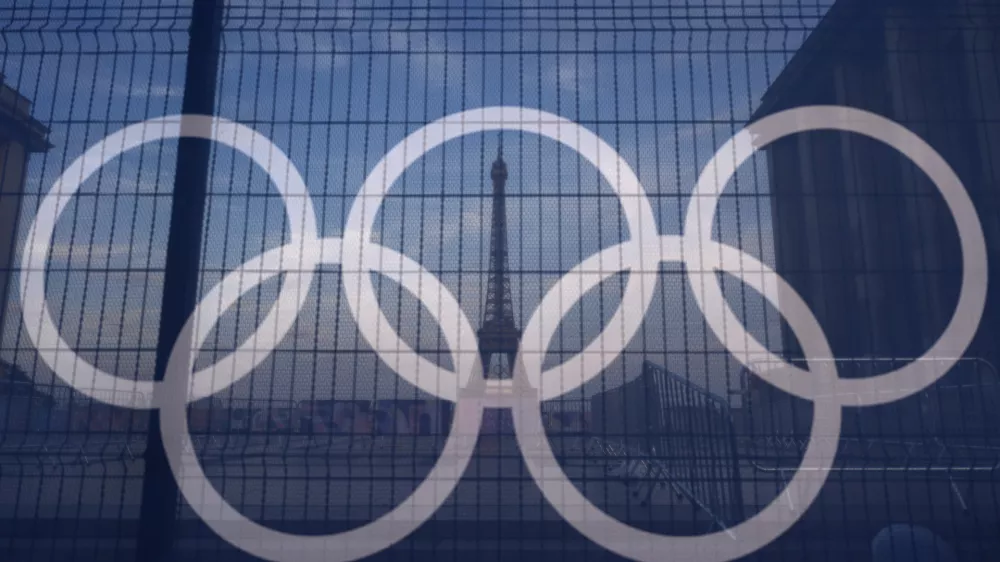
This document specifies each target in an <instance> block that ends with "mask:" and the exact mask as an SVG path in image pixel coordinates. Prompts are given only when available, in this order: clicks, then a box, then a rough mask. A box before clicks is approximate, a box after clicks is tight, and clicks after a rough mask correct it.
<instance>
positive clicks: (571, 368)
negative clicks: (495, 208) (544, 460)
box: [343, 107, 658, 401]
mask: <svg viewBox="0 0 1000 562" xmlns="http://www.w3.org/2000/svg"><path fill="white" fill-rule="evenodd" d="M501 129H504V130H514V131H523V132H527V133H534V134H537V135H541V136H544V137H547V138H550V139H552V140H555V141H557V142H560V143H562V144H564V145H565V146H567V147H569V148H571V149H573V150H575V151H576V152H578V153H579V154H580V156H582V157H583V158H584V159H585V160H587V161H588V162H590V163H591V164H593V165H594V166H595V167H597V169H598V170H599V171H600V173H601V174H602V175H603V176H604V179H605V180H606V181H607V182H608V184H609V185H610V186H611V188H612V189H613V190H614V192H615V194H616V195H618V198H619V201H620V202H621V205H622V213H623V215H624V217H625V222H626V223H627V224H628V229H629V236H630V237H631V239H632V240H634V241H637V242H638V243H639V244H642V243H643V241H644V240H652V241H655V240H656V239H657V238H658V232H657V229H656V221H655V218H654V215H653V209H652V206H651V205H650V203H649V199H648V198H647V197H646V193H645V190H643V188H642V185H641V184H640V183H639V178H638V177H637V176H636V175H635V173H634V172H633V171H632V168H631V167H630V166H629V165H628V163H627V162H626V161H625V160H624V159H623V158H622V157H621V155H619V154H618V153H617V152H616V151H615V150H614V149H613V148H611V146H610V145H608V144H607V143H606V142H604V141H603V140H602V139H601V138H600V137H598V136H597V135H595V134H594V133H593V132H591V131H589V130H587V129H586V128H584V127H582V126H580V125H579V124H577V123H574V122H572V121H569V120H567V119H564V118H562V117H559V116H557V115H553V114H551V113H546V112H544V111H538V110H534V109H527V108H521V107H487V108H482V109H472V110H468V111H463V112H460V113H455V114H452V115H449V116H447V117H444V118H442V119H439V120H437V121H435V122H433V123H430V124H428V125H426V126H424V127H422V128H421V129H419V130H417V131H416V132H414V133H412V134H410V135H408V136H407V137H406V138H405V139H404V140H403V141H401V142H400V143H399V144H397V145H396V146H394V147H393V148H392V150H390V151H389V152H388V154H386V155H385V157H384V158H383V159H382V160H381V161H379V163H378V164H376V165H375V167H374V168H373V169H372V171H371V173H370V174H369V175H368V177H367V179H366V180H365V182H364V184H363V185H362V187H361V190H360V192H359V193H358V196H357V198H356V199H355V200H354V205H353V206H352V207H351V210H350V212H349V213H348V218H347V225H346V227H345V229H344V249H343V256H344V263H345V264H350V265H351V266H352V267H350V268H346V269H345V272H344V290H345V291H346V292H347V295H348V298H347V302H348V306H349V308H350V310H351V313H352V314H353V315H354V317H355V318H356V319H357V320H358V325H359V327H360V328H361V333H362V335H363V336H364V338H365V340H366V341H367V342H368V344H369V345H371V346H372V347H373V348H375V351H376V352H377V353H379V355H380V357H381V354H382V353H383V350H385V349H392V350H397V349H398V350H400V351H401V353H399V354H396V355H394V356H393V357H392V358H391V359H392V361H389V360H387V358H386V357H382V360H383V361H385V362H386V364H388V365H389V366H390V367H391V368H392V369H393V370H394V371H396V372H397V373H399V375H400V376H402V377H403V378H404V379H406V380H407V381H409V382H410V383H411V384H413V385H415V386H416V387H418V388H420V389H422V390H424V391H426V392H430V393H432V394H436V395H437V396H439V397H441V398H444V399H446V400H451V401H454V400H455V392H456V391H457V389H458V388H462V387H464V386H465V385H466V384H468V380H467V379H460V380H458V381H454V380H453V381H450V382H448V383H443V382H442V380H443V379H444V380H446V378H447V377H449V375H451V373H450V372H449V371H447V370H446V369H443V368H441V367H438V366H437V365H435V364H433V363H431V362H430V361H427V360H426V359H424V358H423V357H421V356H420V355H418V354H416V353H415V352H413V351H412V350H411V349H410V348H409V346H407V345H406V343H405V342H404V341H403V340H402V338H400V337H399V334H397V333H396V331H395V330H394V329H393V328H392V325H391V323H390V322H389V321H388V319H386V318H385V315H384V313H383V312H382V310H381V309H380V308H379V307H378V300H377V298H376V296H375V291H374V289H373V288H372V284H371V278H370V276H369V275H368V274H365V273H362V272H364V271H367V270H370V269H373V267H372V266H373V265H374V264H372V263H366V262H364V261H363V260H361V259H360V256H361V255H362V253H363V252H362V249H363V248H364V247H365V246H367V245H369V244H372V242H371V241H370V240H371V234H372V226H373V225H374V223H375V217H376V214H377V213H378V211H379V208H380V207H381V205H382V201H383V199H384V198H385V194H386V192H387V191H388V190H389V188H390V187H392V185H393V183H395V182H396V180H397V179H398V178H399V177H400V176H401V175H402V174H403V172H404V171H405V170H406V168H407V167H408V166H409V165H410V164H412V163H413V162H415V161H416V160H417V159H418V158H420V157H422V156H423V155H424V154H426V153H427V152H429V151H431V150H432V149H434V148H435V147H437V146H439V145H441V144H443V143H445V142H447V141H449V140H451V139H454V138H457V137H459V136H462V135H468V134H472V133H478V132H483V131H494V130H501ZM366 254H367V253H366ZM368 255H373V254H368ZM644 256H645V254H644V253H640V254H638V257H639V259H640V260H642V259H643V257H644ZM621 266H625V267H626V268H627V269H631V268H633V267H638V268H639V269H640V270H646V269H651V268H653V267H655V266H656V262H653V263H652V264H649V263H631V264H629V263H626V264H616V265H615V267H621ZM641 277H642V276H641V275H634V276H630V277H629V280H628V283H627V284H626V286H625V291H624V293H623V295H622V304H621V306H619V308H618V310H617V311H616V313H615V315H614V316H613V317H612V319H611V320H610V321H609V322H608V324H607V325H606V326H605V327H604V330H603V331H602V332H601V335H600V336H599V337H598V338H597V339H596V340H595V341H593V342H591V344H590V345H589V346H587V348H586V349H584V350H583V351H582V352H580V353H578V354H577V355H575V356H573V357H571V358H570V359H567V360H566V361H565V362H563V363H562V364H561V365H559V366H557V367H553V368H552V369H549V370H547V371H545V373H541V365H542V359H543V358H544V355H545V352H546V351H548V350H547V349H539V348H537V346H535V345H534V342H533V341H530V340H529V339H527V338H523V337H522V339H521V346H520V350H521V352H522V355H523V357H524V361H525V363H526V372H527V373H529V378H532V379H537V380H532V383H533V384H536V385H537V384H540V379H545V378H557V379H560V381H561V382H560V383H559V384H558V385H546V388H547V389H554V390H553V391H555V390H562V389H566V390H563V391H564V392H565V391H567V390H572V389H573V388H577V387H579V386H581V385H583V384H584V383H586V382H587V381H588V380H590V379H592V378H593V377H595V376H597V375H598V374H599V373H600V372H601V371H602V370H603V369H604V368H605V367H607V366H608V364H610V363H611V362H612V361H613V360H614V359H615V358H616V357H617V355H618V354H619V353H620V352H621V350H619V351H618V352H616V353H613V354H612V353H605V352H602V348H601V346H602V345H606V342H605V340H606V339H608V338H610V337H611V336H609V335H608V333H609V332H610V331H612V330H615V331H617V332H618V334H619V336H618V338H617V339H618V341H617V342H616V343H615V345H619V346H620V347H621V348H624V345H625V343H627V342H628V341H629V340H631V338H632V336H634V335H635V332H636V330H637V329H638V327H639V325H640V324H641V318H640V319H639V321H635V320H633V319H632V317H633V311H632V310H628V309H627V308H626V303H627V304H628V305H629V306H634V307H637V308H638V307H639V306H641V307H642V308H643V309H646V308H648V307H649V306H650V303H651V302H652V300H653V291H652V290H651V289H647V288H645V287H644V286H643V280H642V279H641ZM369 314H373V315H374V318H373V319H370V318H366V317H367V316H368V315H369ZM362 318H364V320H362ZM445 320H447V319H445ZM456 321H457V319H456ZM441 329H442V331H445V332H447V331H449V330H451V331H455V330H456V327H453V326H446V325H444V324H442V325H441ZM532 329H534V327H532ZM623 340H624V341H623ZM462 344H463V345H467V346H469V347H470V351H469V353H463V354H462V356H463V360H465V361H469V362H471V361H473V360H475V359H476V358H477V357H478V341H476V340H475V339H473V340H471V341H465V342H462ZM456 372H466V369H465V368H458V367H457V366H456ZM531 373H540V374H538V375H531ZM418 374H419V378H418ZM567 381H568V382H567ZM428 384H430V385H431V386H427V385H428ZM438 389H440V390H444V391H445V392H444V393H442V392H440V390H438ZM452 389H455V390H452ZM545 396H547V397H549V398H554V397H555V396H550V395H548V394H546V395H545Z"/></svg>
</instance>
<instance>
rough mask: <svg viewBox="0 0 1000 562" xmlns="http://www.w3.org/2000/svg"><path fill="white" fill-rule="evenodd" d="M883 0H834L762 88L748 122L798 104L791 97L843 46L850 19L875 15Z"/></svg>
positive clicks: (856, 19) (854, 20)
mask: <svg viewBox="0 0 1000 562" xmlns="http://www.w3.org/2000/svg"><path fill="white" fill-rule="evenodd" d="M885 2H886V0H837V1H836V2H835V3H834V4H833V6H831V7H830V9H829V10H828V11H827V13H826V15H824V16H823V19H821V20H820V22H819V24H817V25H816V28H815V29H813V31H812V33H810V34H809V37H807V38H806V40H805V41H804V42H803V43H802V46H801V47H799V49H798V50H797V51H796V52H795V54H794V55H793V56H792V58H791V60H789V61H788V64H787V65H785V68H784V69H782V71H781V73H780V74H778V77H777V78H775V79H774V81H773V82H772V83H771V85H770V86H769V87H768V89H767V91H766V92H764V95H763V96H762V97H761V100H760V106H758V107H757V110H756V111H755V112H754V113H753V115H752V116H751V117H750V122H751V123H752V122H754V121H756V120H758V119H760V118H761V117H764V116H766V115H768V114H770V113H773V112H775V111H778V110H780V109H784V108H785V106H786V105H798V104H797V103H796V102H795V101H793V100H792V98H793V96H795V95H796V94H797V93H799V92H800V91H801V85H802V84H803V83H806V82H808V81H809V75H810V73H812V72H815V70H816V69H817V68H818V67H822V66H824V63H825V62H827V61H828V60H829V56H830V54H831V53H832V52H836V51H838V50H842V48H843V45H844V43H845V42H846V41H850V40H851V39H852V37H850V36H849V35H848V36H845V29H848V28H849V27H848V26H849V25H850V23H854V22H857V21H858V20H861V19H864V18H866V17H872V16H875V15H878V14H879V13H880V12H881V8H882V7H883V6H884V4H885ZM852 27H853V26H852Z"/></svg>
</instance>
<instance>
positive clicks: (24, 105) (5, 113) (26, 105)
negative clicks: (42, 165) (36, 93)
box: [0, 74, 52, 152]
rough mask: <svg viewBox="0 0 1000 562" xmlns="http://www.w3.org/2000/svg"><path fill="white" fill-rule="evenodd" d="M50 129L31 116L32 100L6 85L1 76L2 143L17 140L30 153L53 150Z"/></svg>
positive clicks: (0, 126) (0, 118)
mask: <svg viewBox="0 0 1000 562" xmlns="http://www.w3.org/2000/svg"><path fill="white" fill-rule="evenodd" d="M48 136H49V129H48V127H46V126H44V125H42V124H41V122H39V121H38V120H37V119H35V118H34V117H32V116H31V100H29V99H28V98H26V97H24V96H23V95H21V94H20V93H19V92H18V91H17V90H15V89H14V88H12V87H10V86H8V85H7V84H5V83H4V76H3V74H0V142H3V141H6V140H11V139H17V140H19V141H21V142H22V143H23V144H24V147H25V148H26V149H27V151H28V152H45V151H47V150H49V149H50V148H52V144H50V143H49V141H48Z"/></svg>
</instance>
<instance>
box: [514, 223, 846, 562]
mask: <svg viewBox="0 0 1000 562" xmlns="http://www.w3.org/2000/svg"><path fill="white" fill-rule="evenodd" d="M661 245H662V246H663V248H664V253H663V255H662V259H663V261H673V260H674V259H676V253H675V252H676V250H677V249H678V248H677V245H678V239H677V237H675V236H664V237H663V243H662V244H661ZM713 245H717V246H718V252H719V253H720V254H721V255H723V256H724V258H725V259H723V260H722V263H723V264H724V265H726V266H727V267H729V266H732V265H739V264H740V263H741V260H740V259H739V258H740V255H741V254H742V253H743V252H741V251H740V250H738V249H736V248H733V247H731V246H726V245H724V244H717V243H714V242H713ZM758 263H759V262H758ZM760 267H761V269H762V271H764V272H767V271H769V269H768V268H767V267H766V266H765V265H763V264H760ZM726 271H727V273H730V274H732V275H735V276H742V274H743V270H742V269H741V268H739V267H737V268H736V269H728V270H726ZM748 282H751V281H748ZM803 320H805V319H803V318H801V317H789V318H788V322H789V325H790V326H791V327H792V329H793V331H795V333H796V334H797V335H799V336H800V339H801V341H802V347H803V349H804V350H805V352H806V357H807V362H808V364H809V367H810V374H813V376H814V377H816V378H818V379H820V380H821V381H826V384H821V385H819V386H821V387H824V386H825V387H829V386H830V385H831V384H833V382H834V381H835V380H836V371H835V369H836V366H835V365H834V364H832V363H829V362H823V361H815V358H817V357H820V358H822V357H827V356H828V355H829V354H830V347H829V344H828V342H827V341H826V337H825V336H824V335H823V333H822V331H817V330H815V329H811V328H812V327H811V326H805V327H804V328H810V329H807V330H803V332H804V333H806V334H808V335H807V336H805V337H802V334H800V333H799V328H802V327H803V326H800V324H801V323H802V321H803ZM550 335H551V334H550ZM545 343H547V342H545ZM518 366H519V367H520V368H522V369H523V366H522V365H521V364H520V363H518ZM520 396H521V397H522V403H521V405H520V408H516V409H515V415H514V416H513V418H514V434H515V436H516V438H517V442H518V445H519V446H520V447H521V451H522V453H523V456H524V460H525V464H526V465H527V467H528V472H529V473H530V474H531V477H532V478H533V479H534V480H535V483H536V484H538V487H539V488H540V489H541V491H542V494H543V495H544V496H545V499H546V500H547V501H548V502H549V503H550V504H551V505H552V507H553V508H554V509H555V510H556V511H557V512H559V515H560V516H562V518H563V519H565V520H566V521H567V522H568V523H569V524H570V525H572V526H573V527H574V528H575V529H576V530H577V531H579V532H580V533H581V534H583V535H584V536H586V537H587V538H589V539H590V540H592V541H594V542H596V543H597V544H599V545H601V546H603V547H604V548H606V549H608V550H610V551H612V552H614V553H616V554H618V555H620V556H625V557H628V558H632V559H634V560H643V561H660V560H698V561H699V562H724V561H728V560H734V559H737V558H741V557H743V556H746V555H747V554H750V553H752V552H755V551H757V550H759V549H760V548H762V547H764V546H766V545H767V544H768V543H770V542H771V541H772V540H774V539H775V538H777V537H779V536H780V535H782V534H783V533H784V532H785V531H787V530H788V529H789V528H790V527H791V526H792V525H793V524H794V523H795V522H796V521H797V520H798V518H799V517H800V516H801V514H802V512H803V511H805V509H807V508H808V506H809V505H810V504H811V503H812V502H813V501H814V500H815V499H816V496H817V495H818V494H819V492H820V490H821V489H822V487H823V484H824V483H825V482H826V478H827V476H828V475H829V469H830V467H832V466H833V460H834V457H835V456H836V453H837V442H836V440H833V439H815V437H825V436H830V435H839V434H840V421H841V418H840V413H841V406H840V404H839V403H837V402H836V401H835V399H834V398H833V397H832V396H830V395H828V394H827V395H823V396H820V397H818V398H817V399H816V401H815V402H814V407H813V423H812V427H811V429H810V431H811V435H810V441H809V446H808V447H806V450H805V453H804V454H803V458H802V467H807V468H809V470H798V471H796V473H795V476H793V477H792V479H791V481H789V482H788V484H787V486H786V490H787V491H788V492H789V493H791V494H794V496H795V497H796V498H797V503H798V504H799V505H798V507H797V509H796V508H793V507H792V506H790V505H789V504H787V503H786V502H783V501H780V497H779V498H776V499H775V500H774V501H772V502H771V503H770V504H768V505H767V506H766V507H765V508H764V509H763V510H761V511H760V513H758V514H757V515H755V516H753V517H751V518H750V519H747V520H746V521H743V522H741V523H739V524H737V525H736V526H734V527H730V528H729V529H726V530H725V531H717V532H715V533H711V534H707V535H697V536H669V535H660V534H658V533H652V532H649V531H644V530H641V529H636V528H634V527H631V526H629V525H627V524H625V523H623V522H621V521H619V520H618V519H615V518H614V517H611V516H610V515H608V514H606V513H604V512H603V511H601V510H600V509H599V508H598V507H597V506H595V505H594V504H593V503H591V501H590V500H588V499H587V498H586V496H584V495H583V494H581V493H580V491H579V490H578V489H577V488H576V486H574V485H573V483H572V481H570V479H569V477H568V476H567V475H566V473H565V472H564V471H563V470H562V467H561V466H560V465H559V461H558V460H557V459H556V458H555V455H554V454H553V452H552V448H551V446H550V445H549V444H548V443H547V437H546V435H545V430H544V428H543V427H542V419H541V413H540V412H539V409H538V402H537V398H536V397H533V396H531V395H530V390H525V391H523V392H522V393H521V395H520ZM800 468H801V467H800ZM741 493H742V491H741ZM739 499H740V500H742V497H741V498H739Z"/></svg>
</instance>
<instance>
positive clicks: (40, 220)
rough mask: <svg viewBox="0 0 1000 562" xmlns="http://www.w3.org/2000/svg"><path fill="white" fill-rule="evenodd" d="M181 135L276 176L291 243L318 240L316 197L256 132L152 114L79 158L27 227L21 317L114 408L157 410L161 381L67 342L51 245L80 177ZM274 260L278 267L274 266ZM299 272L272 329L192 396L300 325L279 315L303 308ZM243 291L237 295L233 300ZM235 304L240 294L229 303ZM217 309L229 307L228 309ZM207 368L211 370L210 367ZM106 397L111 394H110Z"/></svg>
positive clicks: (41, 349)
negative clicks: (102, 362) (53, 282)
mask: <svg viewBox="0 0 1000 562" xmlns="http://www.w3.org/2000/svg"><path fill="white" fill-rule="evenodd" d="M178 137H196V138H201V139H207V140H214V141H216V142H219V143H221V144H224V145H226V146H229V147H231V148H234V149H236V150H238V151H240V152H242V153H243V154H245V155H247V156H249V157H250V158H252V159H253V161H254V162H255V163H256V164H257V165H258V166H260V167H262V168H264V169H265V170H267V172H268V175H269V176H270V178H271V181H273V182H274V185H275V187H276V188H277V189H278V192H279V193H281V195H282V198H283V199H284V201H285V214H286V215H287V216H288V222H289V224H290V225H291V236H292V240H293V244H294V243H295V241H298V240H303V239H313V238H316V212H315V211H314V210H313V205H312V199H310V198H309V193H308V191H307V190H306V185H305V182H304V181H303V180H302V177H301V176H300V175H299V172H298V170H297V169H296V168H295V166H294V165H292V163H291V161H289V160H288V157H287V156H285V154H284V153H283V152H282V151H281V149H279V148H278V147H277V146H275V145H274V143H272V142H271V141H270V140H269V139H268V138H266V137H265V136H263V135H261V134H260V133H258V132H257V131H254V130H253V129H250V128H248V127H245V126H243V125H239V124H237V123H233V122H231V121H227V120H225V119H222V118H213V117H206V116H203V115H183V116H174V117H162V118H159V119H150V120H148V121H143V122H142V123H136V124H134V125H130V126H128V127H126V128H124V129H122V130H121V131H118V132H116V133H113V134H111V135H108V136H107V137H105V138H104V139H102V140H101V141H100V142H98V143H97V144H95V145H94V146H92V147H90V149H88V150H87V151H86V152H85V153H83V155H82V156H80V157H79V158H77V159H76V160H74V161H73V163H72V164H70V166H69V168H67V169H66V171H65V172H63V173H62V175H60V176H59V178H58V179H56V181H55V183H54V184H53V185H52V188H51V189H50V190H49V192H48V194H47V195H46V196H45V198H44V199H43V200H42V202H41V204H40V205H39V207H38V213H37V214H36V215H35V219H34V220H33V221H32V223H31V226H30V228H29V229H28V235H27V238H26V240H25V244H24V251H23V254H22V255H23V257H22V258H21V259H22V266H21V279H20V281H21V307H22V317H23V318H24V324H25V328H26V330H25V331H26V332H27V333H28V337H29V338H30V339H31V343H32V344H33V345H34V346H35V349H37V350H38V354H39V355H40V356H41V357H42V360H43V361H44V362H45V364H46V365H48V367H49V368H50V369H52V372H53V373H55V374H56V376H58V377H59V378H61V379H62V380H63V382H65V383H66V384H68V385H70V386H72V387H73V388H75V389H77V390H78V391H80V392H81V393H83V394H85V395H87V396H89V397H90V398H93V399H95V400H100V401H102V402H108V403H110V404H114V405H116V406H122V407H130V408H141V409H145V408H152V407H155V405H154V404H153V400H154V398H153V397H154V396H155V395H156V394H157V392H156V387H157V383H154V382H153V381H135V380H127V379H122V378H120V377H116V376H115V375H112V374H110V373H106V372H104V371H103V370H101V369H99V368H98V367H96V366H94V365H92V364H90V363H88V362H87V361H86V360H85V359H83V358H82V357H80V356H79V355H78V354H77V353H76V352H74V351H73V350H72V349H71V348H70V346H69V344H68V343H66V342H65V341H64V340H63V338H62V336H61V335H60V334H59V328H58V327H57V326H56V325H55V323H54V322H53V320H52V314H51V312H50V311H49V307H48V303H47V302H46V298H45V267H46V262H47V261H48V257H49V246H50V245H51V243H52V235H53V233H54V232H55V227H56V221H57V220H59V215H60V214H62V212H63V210H64V209H65V208H66V206H67V205H68V204H69V200H70V197H72V196H73V195H74V194H75V193H76V192H77V191H79V189H80V186H81V185H82V184H83V182H84V181H86V180H87V178H89V177H90V176H91V175H92V174H93V173H94V172H96V171H97V170H98V169H99V168H100V167H101V166H103V165H104V164H106V163H108V162H109V161H111V160H113V159H114V158H116V157H118V156H119V155H120V154H122V153H124V152H126V151H128V150H130V149H132V148H135V147H137V146H139V145H142V144H145V143H148V142H155V141H159V140H164V139H173V138H178ZM273 257H274V256H273V255H269V256H268V258H264V257H263V256H262V257H261V258H260V259H269V258H273ZM301 257H304V254H303V253H302V252H294V253H293V254H292V256H291V259H293V260H294V259H297V258H301ZM271 265H272V267H273V264H271ZM298 269H300V270H303V271H304V273H291V274H289V276H288V278H287V279H286V280H285V283H284V284H282V287H281V291H280V292H279V293H278V299H277V302H276V303H275V306H274V307H273V308H272V309H271V311H270V313H268V315H267V316H266V317H265V318H264V321H263V322H261V330H258V334H259V335H261V334H260V333H261V331H262V330H263V328H264V327H269V328H270V330H269V331H267V332H265V333H264V334H262V335H261V337H258V338H255V337H251V338H249V339H247V341H246V342H245V343H244V344H243V345H242V346H240V348H239V349H237V350H236V351H234V352H233V353H232V354H230V355H228V356H226V357H225V358H224V359H222V361H220V362H219V363H218V364H216V365H213V366H212V367H210V368H206V369H203V370H202V371H199V373H198V374H197V375H196V379H197V380H198V381H199V384H198V385H197V387H196V388H197V389H198V392H196V393H194V394H193V395H192V398H191V399H192V400H198V399H200V398H205V397H206V396H210V395H211V394H213V393H215V392H218V391H219V390H222V389H224V388H226V387H227V386H229V385H230V384H232V383H233V382H235V381H236V380H238V379H239V378H241V377H243V376H245V375H246V374H247V373H249V372H250V371H252V370H253V368H254V367H256V366H257V365H258V364H259V363H260V361H262V360H264V359H265V358H266V357H267V356H268V355H269V353H260V352H259V351H257V349H260V348H262V347H263V346H269V347H271V348H273V347H274V346H275V345H277V343H278V341H280V339H281V337H284V335H285V334H286V333H288V330H290V329H291V327H292V325H293V324H294V323H295V319H296V316H297V314H279V312H281V310H288V309H291V308H294V309H295V310H296V311H298V310H300V309H301V308H302V305H303V304H304V302H305V296H306V295H305V292H303V291H299V290H298V287H299V286H300V284H304V285H305V286H308V285H309V284H310V283H312V276H313V273H312V270H313V267H312V265H311V264H309V263H301V264H300V265H299V267H298ZM262 281H263V280H262ZM213 294H215V293H214V291H213ZM238 296H239V295H238V294H237V295H236V297H237V298H238ZM234 301H235V299H233V301H230V303H229V304H232V302H234ZM219 310H220V311H221V310H225V307H224V308H220V309H219ZM206 320H208V319H207V318H202V319H200V320H199V325H203V323H204V322H205V321H206ZM215 321H216V320H211V322H210V323H211V324H214V323H215ZM210 369H211V372H208V371H209V370H210ZM216 372H218V373H227V372H233V373H238V374H236V375H233V376H231V377H229V378H228V380H227V378H226V377H222V378H220V379H218V381H216V380H215V377H214V376H213V375H214V374H215V373H216ZM206 379H207V380H206ZM136 395H138V396H142V397H144V398H145V400H146V402H145V403H140V404H136V403H135V402H134V396H136ZM108 396H110V398H107V397H108Z"/></svg>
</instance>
